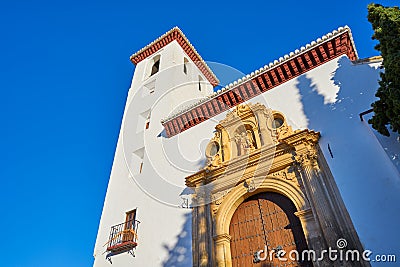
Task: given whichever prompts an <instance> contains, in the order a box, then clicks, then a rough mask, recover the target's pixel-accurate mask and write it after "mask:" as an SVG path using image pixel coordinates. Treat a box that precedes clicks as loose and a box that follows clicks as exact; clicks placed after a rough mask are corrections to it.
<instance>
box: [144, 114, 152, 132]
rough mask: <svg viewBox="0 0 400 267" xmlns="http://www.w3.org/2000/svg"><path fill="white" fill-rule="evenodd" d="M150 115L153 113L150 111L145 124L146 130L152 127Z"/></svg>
mask: <svg viewBox="0 0 400 267" xmlns="http://www.w3.org/2000/svg"><path fill="white" fill-rule="evenodd" d="M150 115H151V113H150V112H149V114H148V115H147V119H146V124H145V128H146V130H147V129H149V127H150Z"/></svg>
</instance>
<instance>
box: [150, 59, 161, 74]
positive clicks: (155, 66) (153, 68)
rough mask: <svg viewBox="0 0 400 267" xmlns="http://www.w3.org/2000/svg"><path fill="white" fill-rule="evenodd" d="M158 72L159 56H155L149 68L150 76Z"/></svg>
mask: <svg viewBox="0 0 400 267" xmlns="http://www.w3.org/2000/svg"><path fill="white" fill-rule="evenodd" d="M159 70H160V56H156V57H155V58H154V59H153V65H152V66H151V73H150V76H152V75H154V74H156V73H157V72H158V71H159Z"/></svg>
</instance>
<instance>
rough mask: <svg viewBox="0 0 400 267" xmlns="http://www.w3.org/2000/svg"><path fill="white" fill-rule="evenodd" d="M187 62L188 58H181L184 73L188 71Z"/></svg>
mask: <svg viewBox="0 0 400 267" xmlns="http://www.w3.org/2000/svg"><path fill="white" fill-rule="evenodd" d="M188 64H189V60H187V58H184V59H183V72H184V73H185V74H187V72H188V66H187V65H188Z"/></svg>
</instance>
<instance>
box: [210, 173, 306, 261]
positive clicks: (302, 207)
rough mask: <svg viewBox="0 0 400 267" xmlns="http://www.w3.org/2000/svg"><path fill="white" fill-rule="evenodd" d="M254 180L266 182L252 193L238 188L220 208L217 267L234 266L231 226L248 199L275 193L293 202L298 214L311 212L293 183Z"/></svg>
mask: <svg viewBox="0 0 400 267" xmlns="http://www.w3.org/2000/svg"><path fill="white" fill-rule="evenodd" d="M254 179H255V180H259V179H264V180H263V181H262V182H260V185H259V187H258V188H257V189H256V190H254V191H252V192H248V190H247V188H246V187H245V186H236V187H235V188H233V189H232V190H231V191H230V192H229V193H228V194H227V195H226V196H225V197H224V199H223V201H222V203H221V204H220V206H219V207H218V211H217V213H216V216H215V235H214V242H215V247H216V250H215V251H216V255H215V256H216V262H217V266H225V267H229V266H232V260H231V246H230V235H229V226H230V223H231V220H232V217H233V214H234V213H235V211H236V209H237V208H238V207H239V205H240V204H242V203H243V201H245V200H246V199H247V198H249V197H251V196H253V195H256V194H259V193H264V192H275V193H278V194H281V195H283V196H285V197H287V198H288V199H290V201H292V202H293V204H294V205H295V207H296V210H297V212H303V211H307V210H309V204H308V201H307V198H306V196H305V195H304V194H303V192H302V191H301V190H300V188H297V187H295V186H294V185H293V184H292V183H290V182H288V181H286V180H283V179H282V178H280V177H271V176H267V177H265V176H264V177H260V176H259V177H256V178H254ZM302 223H303V221H302ZM302 226H303V231H304V234H305V235H306V234H307V231H306V229H305V226H304V225H302Z"/></svg>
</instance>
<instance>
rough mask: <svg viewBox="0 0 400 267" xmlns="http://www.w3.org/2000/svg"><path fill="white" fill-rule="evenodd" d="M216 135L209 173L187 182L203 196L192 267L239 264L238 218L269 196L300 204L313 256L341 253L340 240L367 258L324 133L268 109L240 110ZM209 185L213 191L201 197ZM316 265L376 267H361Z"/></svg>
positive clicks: (199, 200)
mask: <svg viewBox="0 0 400 267" xmlns="http://www.w3.org/2000/svg"><path fill="white" fill-rule="evenodd" d="M215 128H216V133H215V134H214V136H213V137H212V138H211V140H210V143H209V144H208V146H207V148H206V158H207V166H206V168H204V169H202V170H200V171H199V172H197V173H195V174H193V175H191V176H188V177H186V185H187V186H188V187H192V188H194V191H195V192H196V194H197V195H196V198H195V200H194V202H195V203H196V204H197V205H193V210H192V212H193V216H192V218H193V222H192V224H193V240H192V242H193V266H223V267H231V266H232V257H238V256H240V255H237V252H236V251H231V235H230V226H231V219H232V216H233V214H234V213H235V211H236V210H237V209H238V207H239V206H240V205H241V204H242V203H243V202H245V201H246V199H249V198H250V197H252V196H253V197H254V196H256V195H257V194H259V193H267V194H268V192H270V193H271V192H274V193H278V194H281V195H283V196H284V197H286V198H288V199H289V200H290V201H291V202H292V203H293V205H294V206H295V209H296V212H295V213H294V214H295V215H296V216H297V217H298V219H299V220H300V223H301V228H302V229H301V230H302V231H303V233H304V236H305V238H306V242H307V246H308V249H311V250H314V251H316V252H320V251H322V250H324V249H326V250H327V249H328V248H329V247H332V248H335V247H336V241H337V240H338V238H345V239H346V240H347V241H348V248H349V249H357V250H359V251H363V248H362V245H361V242H360V241H359V239H358V236H357V233H356V231H355V229H354V226H353V224H352V222H351V219H350V216H349V214H348V212H347V210H346V207H345V206H344V203H343V201H342V199H341V197H340V192H339V190H338V188H337V186H336V183H335V181H334V178H333V176H332V174H331V172H330V170H329V166H328V164H327V162H326V161H325V158H324V155H323V154H322V152H321V150H320V148H319V145H318V140H319V137H320V134H319V133H318V132H314V131H312V130H308V129H305V130H296V131H293V130H292V128H291V126H289V125H288V124H287V120H286V118H285V116H284V115H283V114H282V113H280V112H278V111H273V110H269V109H267V108H265V107H264V106H263V105H261V104H254V105H253V104H244V105H239V106H237V107H236V108H235V109H234V110H233V111H231V112H229V113H228V114H227V116H226V118H225V119H223V120H222V121H221V122H220V123H219V124H218V125H217V126H216V127H215ZM204 185H207V186H209V187H208V190H202V189H201V188H202V187H204ZM249 221H251V220H249ZM253 221H254V220H253ZM243 223H246V219H244V220H243ZM270 230H271V229H269V230H268V229H267V230H266V231H270ZM232 236H233V235H232ZM241 238H247V237H246V236H243V237H241ZM261 240H266V238H265V239H261ZM263 245H264V244H260V246H261V248H263ZM243 253H244V252H243ZM246 253H247V254H248V253H252V252H251V251H248V252H246ZM250 264H252V263H250ZM313 265H314V266H321V267H322V266H370V264H369V263H368V262H362V261H360V262H329V263H327V262H324V261H322V262H318V261H316V262H313Z"/></svg>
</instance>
